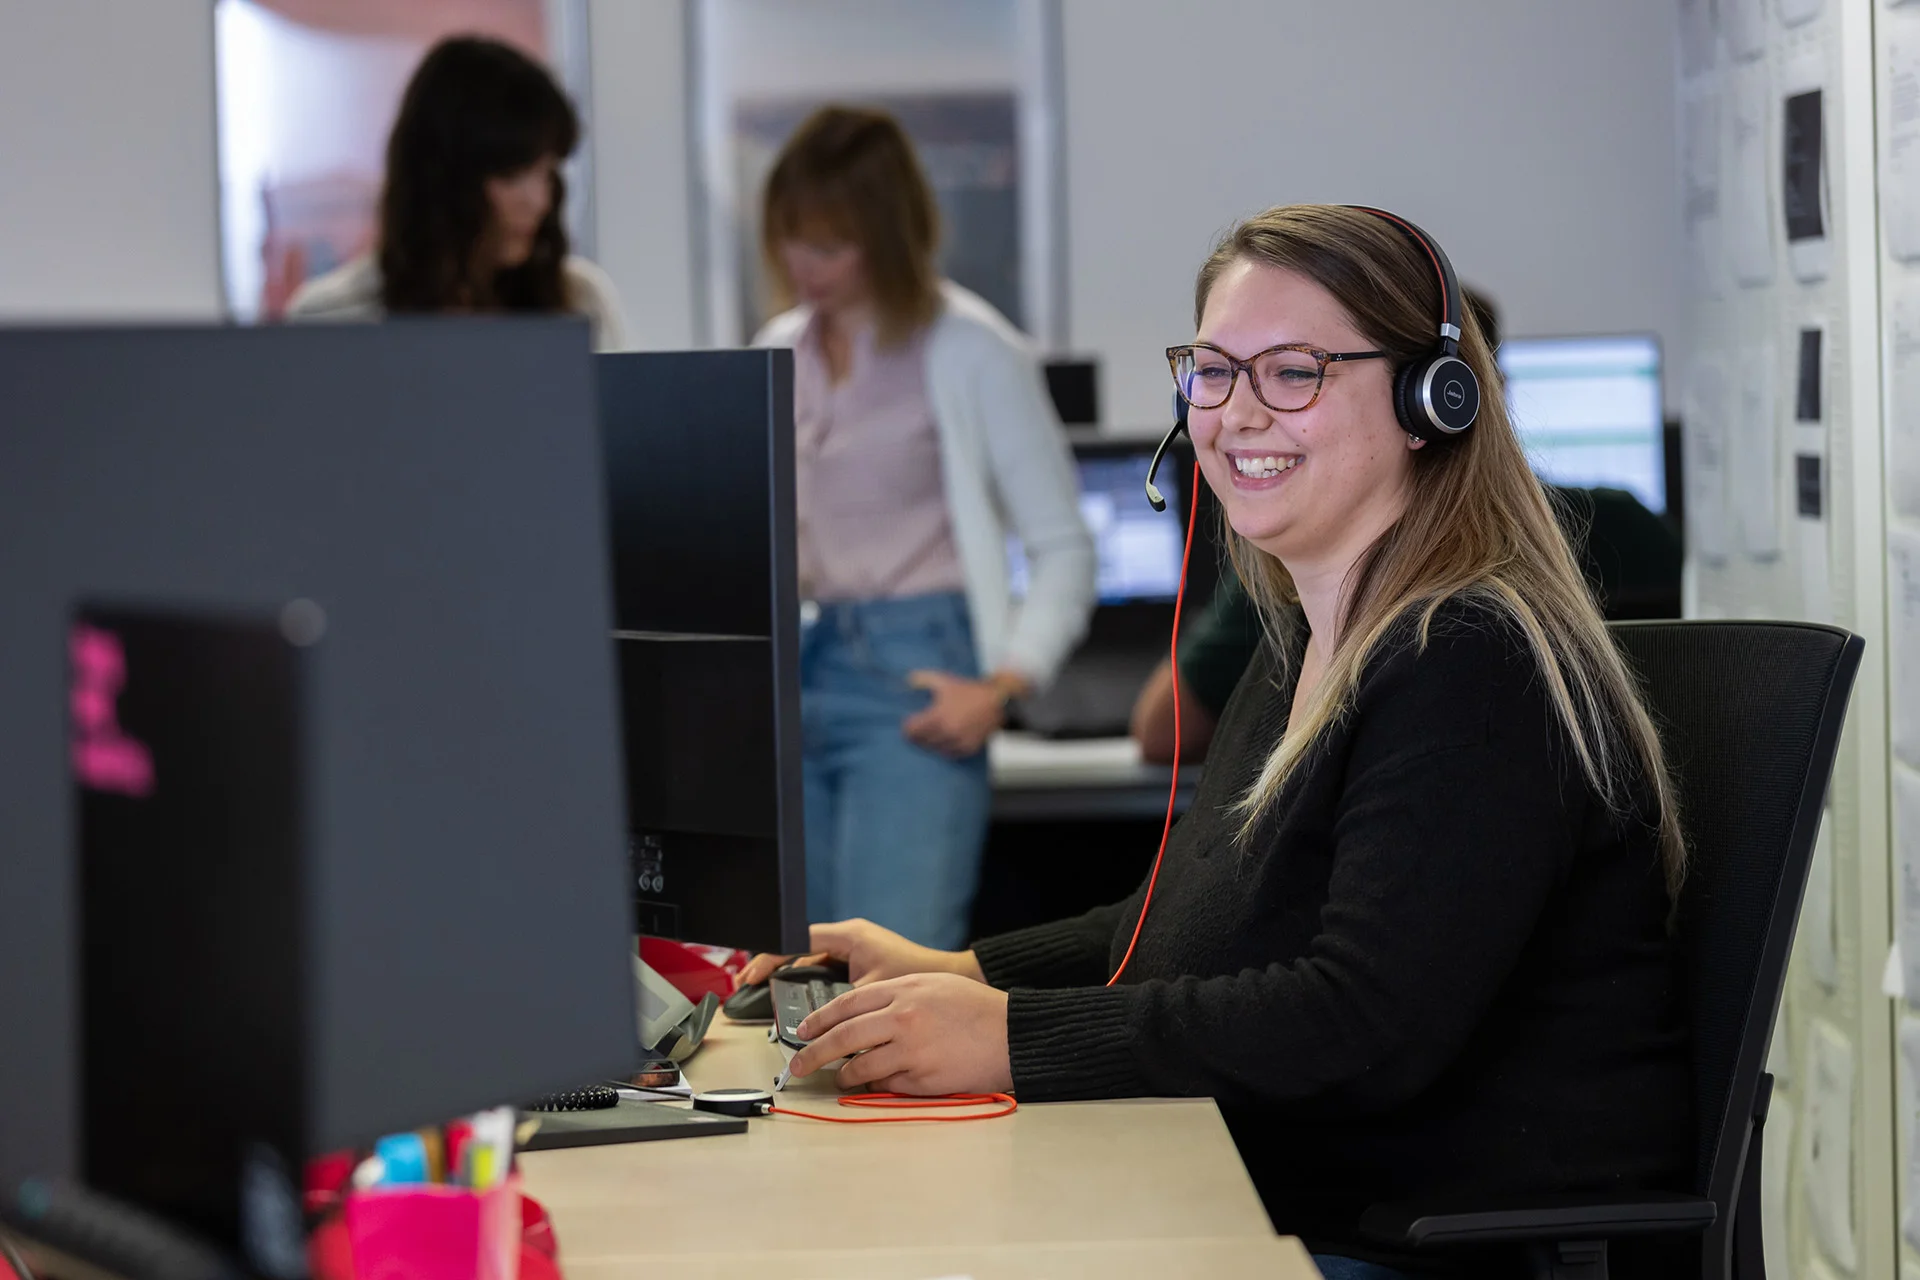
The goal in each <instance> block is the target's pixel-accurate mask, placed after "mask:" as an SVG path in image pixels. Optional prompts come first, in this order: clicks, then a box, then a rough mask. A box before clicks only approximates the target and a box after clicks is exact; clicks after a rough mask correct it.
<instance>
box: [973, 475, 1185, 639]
mask: <svg viewBox="0 0 1920 1280" xmlns="http://www.w3.org/2000/svg"><path fill="white" fill-rule="evenodd" d="M1152 461H1153V448H1152V446H1150V445H1149V446H1142V447H1141V448H1139V449H1137V450H1135V449H1126V450H1121V451H1115V450H1114V449H1112V448H1111V447H1110V446H1107V447H1100V448H1085V449H1080V450H1076V451H1075V458H1074V462H1075V464H1076V466H1077V467H1078V470H1079V473H1080V514H1081V516H1082V517H1083V518H1084V519H1085V520H1086V522H1087V528H1088V529H1089V530H1090V531H1091V532H1092V534H1093V545H1094V551H1095V554H1096V555H1097V556H1098V558H1099V577H1098V585H1099V593H1100V603H1101V604H1132V603H1138V602H1148V601H1154V602H1158V601H1165V602H1171V601H1172V600H1173V598H1174V596H1175V595H1176V594H1177V593H1178V592H1179V590H1180V551H1181V542H1182V539H1183V538H1184V537H1185V534H1186V529H1185V527H1184V526H1183V525H1182V524H1181V523H1180V522H1181V520H1182V519H1184V518H1185V514H1186V513H1185V511H1184V510H1182V509H1181V504H1180V501H1179V499H1178V498H1175V495H1174V493H1173V492H1171V491H1170V492H1169V493H1168V497H1169V498H1172V499H1174V500H1173V501H1169V502H1168V504H1167V509H1166V510H1165V511H1155V510H1154V509H1153V508H1152V507H1151V506H1149V505H1148V504H1147V494H1146V482H1147V466H1148V464H1149V463H1151V462H1152ZM1178 469H1179V468H1178V467H1177V466H1172V465H1167V464H1163V465H1162V466H1161V469H1160V484H1161V486H1162V488H1163V489H1167V488H1168V487H1169V476H1170V473H1171V472H1173V471H1177V470H1178ZM1175 479H1176V480H1177V477H1176V478H1175ZM1171 488H1172V489H1173V490H1179V489H1181V488H1183V486H1181V485H1179V484H1178V483H1174V484H1172V486H1171ZM1007 570H1008V580H1009V583H1010V585H1011V587H1012V591H1013V594H1014V596H1015V597H1018V598H1025V596H1026V594H1027V577H1028V571H1027V560H1026V556H1025V555H1024V554H1022V551H1021V547H1020V541H1019V539H1018V538H1017V537H1012V536H1010V537H1008V539H1007Z"/></svg>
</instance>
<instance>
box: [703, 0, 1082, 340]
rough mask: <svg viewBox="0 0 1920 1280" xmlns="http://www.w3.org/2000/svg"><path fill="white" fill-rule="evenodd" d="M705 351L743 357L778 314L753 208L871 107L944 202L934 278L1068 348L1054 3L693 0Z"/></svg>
mask: <svg viewBox="0 0 1920 1280" xmlns="http://www.w3.org/2000/svg"><path fill="white" fill-rule="evenodd" d="M688 17H689V22H688V30H689V32H690V33H691V45H692V50H693V56H692V68H691V70H692V74H691V75H690V77H689V87H690V97H691V98H692V101H691V103H690V116H691V118H692V120H693V121H694V122H695V129H694V135H695V149H696V155H695V163H694V165H693V169H694V173H695V192H694V204H695V226H696V229H697V234H698V236H699V241H700V243H699V244H698V246H697V249H696V254H695V259H696V288H695V292H696V295H697V297H698V299H699V301H700V303H701V308H700V309H701V311H702V312H703V314H702V315H701V316H700V317H699V325H698V327H699V330H700V331H701V335H702V337H703V338H704V339H705V340H706V341H708V342H712V343H715V344H719V345H729V346H730V345H735V344H738V343H743V342H746V341H749V340H750V339H751V338H752V336H753V334H754V332H755V331H756V330H757V329H758V328H759V327H760V325H761V324H763V323H764V322H765V321H766V320H767V319H768V318H769V316H770V315H771V313H772V309H773V306H774V299H773V296H772V291H771V288H770V282H769V281H768V279H767V274H766V270H765V264H764V262H763V261H762V253H761V248H760V200H761V193H762V190H763V188H764V185H765V182H766V178H767V175H768V173H769V172H770V171H771V170H772V168H773V164H774V160H775V158H776V157H777V156H778V154H779V151H780V148H781V147H782V146H783V145H784V144H785V143H786V141H787V139H788V138H789V137H790V136H791V135H792V134H793V131H794V130H795V129H796V128H797V127H798V126H799V125H800V123H801V122H802V121H803V120H805V119H806V117H807V116H808V115H809V114H810V113H811V112H812V111H813V110H815V109H816V108H818V107H820V106H822V105H825V104H827V103H830V102H842V103H857V104H860V105H863V106H872V107H879V108H881V109H883V110H886V111H888V112H890V113H891V114H892V115H893V116H894V117H895V118H897V119H898V120H899V121H900V123H901V125H902V127H904V128H905V129H906V131H907V133H908V135H909V136H910V137H911V138H912V139H913V142H914V146H915V149H916V150H917V151H918V153H919V156H920V162H921V165H922V167H923V168H924V169H925V170H926V173H927V178H928V181H929V183H930V184H931V185H932V187H933V190H934V195H935V198H936V199H937V200H938V202H939V206H940V215H941V224H942V236H941V251H940V268H941V271H942V273H943V274H945V275H946V276H947V277H949V278H950V279H952V280H954V281H955V282H956V283H958V284H960V285H963V286H965V287H966V288H968V289H971V290H972V291H973V292H975V293H977V294H979V295H981V296H982V297H983V298H985V299H986V300H987V301H988V302H990V303H992V304H993V305H994V306H995V307H996V308H998V309H999V310H1000V311H1001V312H1002V313H1004V314H1005V315H1006V316H1007V318H1008V319H1010V320H1011V321H1013V323H1014V324H1016V325H1018V326H1019V327H1020V328H1022V329H1024V330H1026V331H1027V332H1028V333H1030V334H1032V335H1033V336H1034V337H1036V338H1037V339H1039V340H1040V342H1041V343H1042V344H1043V345H1049V346H1055V347H1058V346H1062V345H1064V343H1065V339H1066V334H1065V332H1064V328H1065V323H1064V322H1065V310H1066V309H1065V288H1064V277H1063V275H1062V274H1061V267H1062V265H1063V263H1064V255H1063V253H1062V251H1061V242H1062V236H1063V228H1062V218H1061V202H1060V199H1059V188H1060V185H1061V180H1060V174H1061V163H1060V155H1059V143H1058V134H1059V129H1058V119H1059V105H1058V90H1059V72H1058V52H1059V35H1058V32H1059V23H1058V18H1059V14H1058V9H1057V0H977V2H975V3H970V4H967V5H943V6H928V5H924V4H918V3H914V0H877V2H876V0H814V2H812V3H809V4H806V5H791V4H784V3H781V0H688Z"/></svg>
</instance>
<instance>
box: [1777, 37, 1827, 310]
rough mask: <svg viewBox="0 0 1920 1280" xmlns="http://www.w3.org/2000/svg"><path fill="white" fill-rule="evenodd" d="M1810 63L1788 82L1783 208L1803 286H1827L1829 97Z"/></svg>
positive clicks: (1789, 255) (1782, 162)
mask: <svg viewBox="0 0 1920 1280" xmlns="http://www.w3.org/2000/svg"><path fill="white" fill-rule="evenodd" d="M1822 79H1823V77H1822V75H1821V68H1820V66H1819V64H1818V63H1811V64H1808V65H1806V66H1804V67H1802V68H1799V69H1798V73H1797V74H1793V75H1790V76H1789V77H1788V78H1787V84H1786V94H1785V100H1784V102H1783V103H1782V106H1781V111H1780V138H1781V146H1780V208H1781V212H1782V213H1783V214H1784V215H1785V221H1786V226H1787V258H1788V261H1789V262H1790V263H1791V264H1792V268H1793V274H1794V277H1795V278H1796V279H1799V280H1824V279H1826V277H1827V271H1828V269H1829V266H1830V264H1831V261H1832V256H1833V255H1832V242H1831V239H1830V236H1829V223H1830V222H1831V218H1830V216H1829V211H1828V205H1827V166H1826V145H1825V141H1826V127H1825V113H1826V111H1825V91H1824V89H1823V88H1822V87H1821V80H1822Z"/></svg>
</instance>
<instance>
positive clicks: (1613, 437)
mask: <svg viewBox="0 0 1920 1280" xmlns="http://www.w3.org/2000/svg"><path fill="white" fill-rule="evenodd" d="M1498 357H1499V361H1500V371H1501V373H1503V374H1504V375H1506V383H1507V406H1508V411H1509V413H1511V414H1512V416H1513V425H1514V428H1515V430H1516V431H1518V433H1519V435H1520V442H1521V444H1522V445H1523V446H1524V447H1525V448H1526V450H1527V455H1528V457H1529V458H1530V459H1531V461H1532V463H1533V468H1534V471H1535V472H1536V473H1537V474H1538V475H1539V476H1540V478H1541V479H1542V480H1545V481H1547V482H1548V483H1550V484H1558V485H1567V486H1570V487H1574V488H1600V487H1605V488H1613V489H1625V490H1627V491H1628V492H1630V493H1632V494H1633V495H1634V496H1635V497H1636V498H1638V499H1640V501H1641V502H1643V503H1645V504H1646V506H1647V507H1648V509H1649V510H1652V511H1656V512H1664V511H1665V510H1666V507H1667V482H1666V448H1665V441H1664V437H1663V418H1662V414H1661V404H1660V342H1659V339H1657V338H1655V337H1653V336H1651V335H1648V334H1623V335H1616V336H1596V337H1585V338H1509V339H1507V340H1506V341H1504V342H1502V343H1501V344H1500V350H1499V352H1498Z"/></svg>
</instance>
